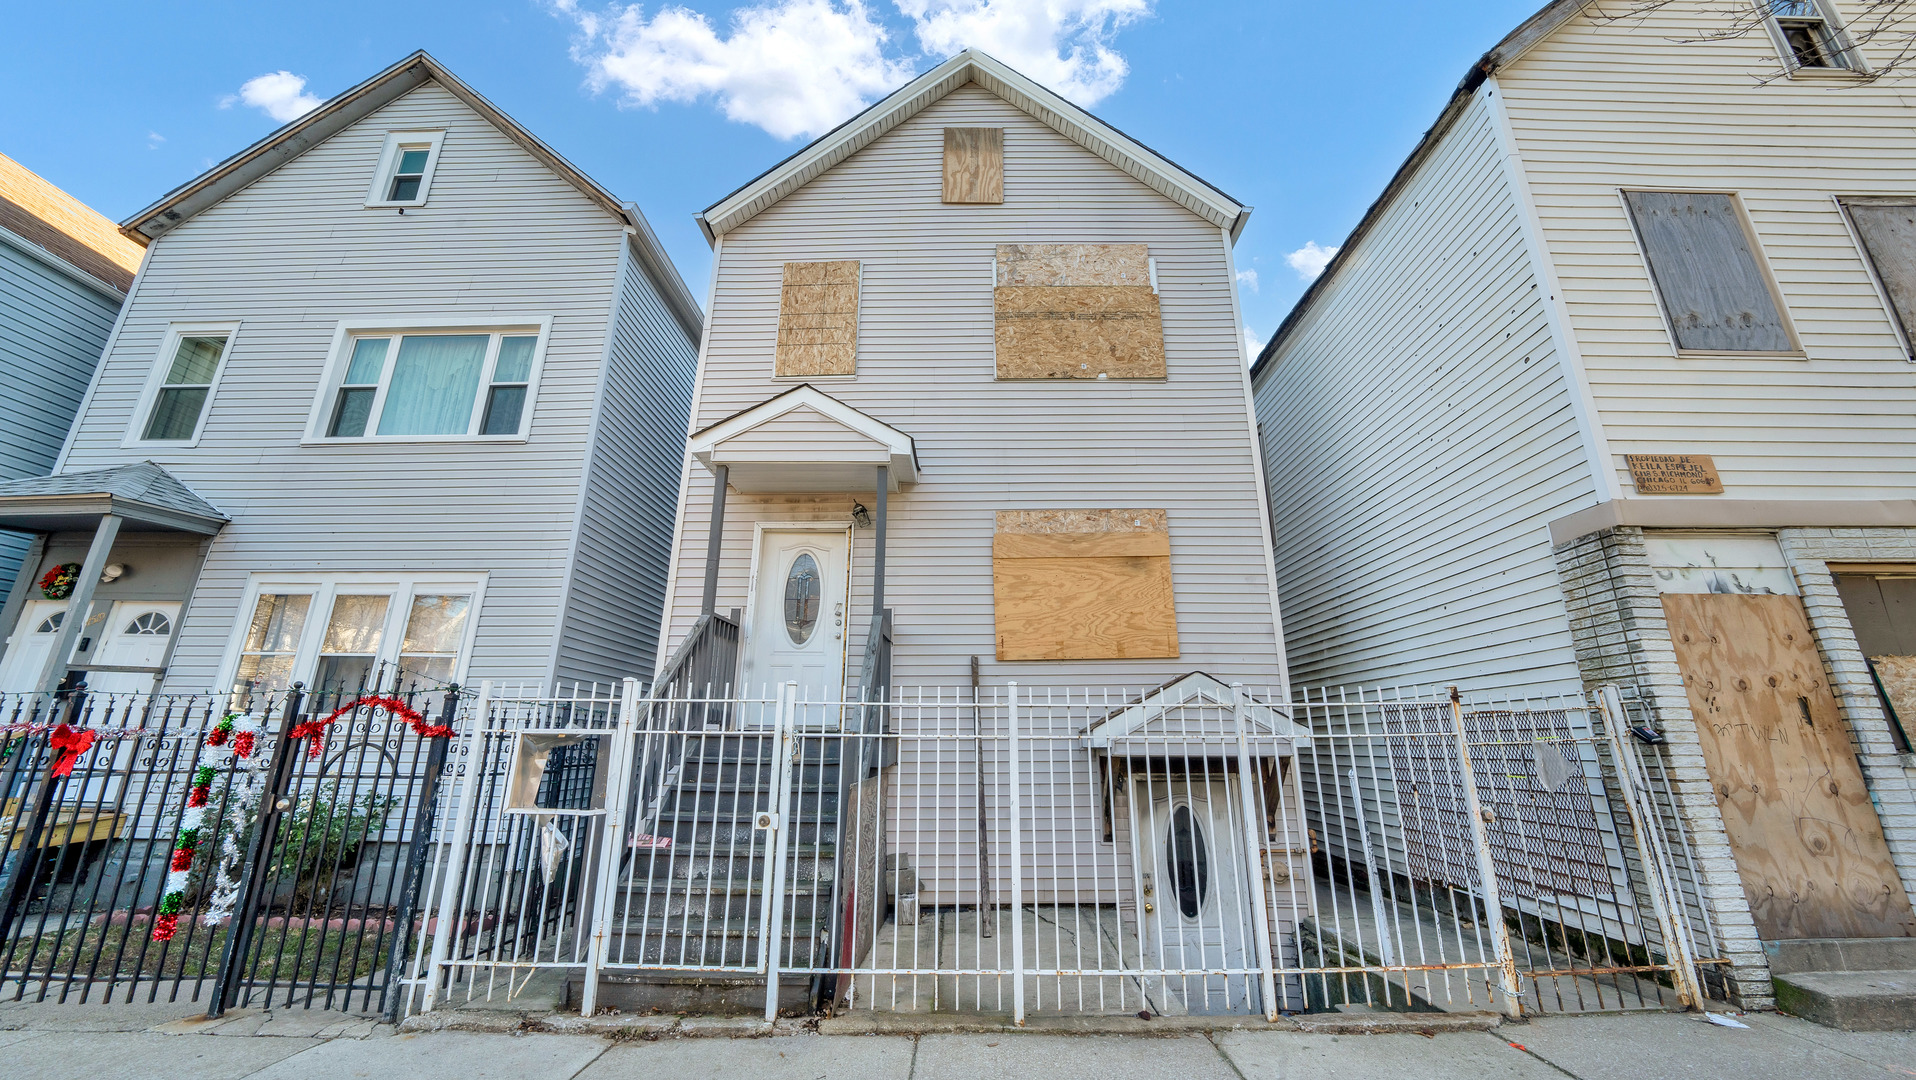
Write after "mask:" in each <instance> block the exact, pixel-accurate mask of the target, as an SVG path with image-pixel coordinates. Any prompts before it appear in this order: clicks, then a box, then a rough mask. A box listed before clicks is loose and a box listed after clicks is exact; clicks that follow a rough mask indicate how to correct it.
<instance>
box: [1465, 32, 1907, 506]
mask: <svg viewBox="0 0 1916 1080" xmlns="http://www.w3.org/2000/svg"><path fill="white" fill-rule="evenodd" d="M1724 10H1725V9H1724V8H1722V7H1720V6H1715V5H1699V4H1691V3H1684V4H1678V5H1673V6H1671V7H1668V8H1659V9H1657V10H1656V11H1653V12H1649V13H1647V14H1646V15H1645V16H1644V17H1643V18H1642V19H1635V18H1633V19H1628V20H1619V21H1614V22H1599V21H1595V20H1592V19H1590V18H1588V17H1585V16H1576V17H1573V18H1572V19H1570V21H1568V22H1566V23H1565V24H1564V25H1563V26H1562V27H1561V28H1559V29H1558V30H1557V31H1555V32H1554V33H1553V34H1552V35H1551V36H1549V37H1548V38H1546V39H1545V40H1543V41H1541V42H1539V43H1538V44H1537V45H1535V46H1534V47H1532V48H1531V49H1530V51H1529V52H1528V53H1526V54H1525V55H1524V56H1522V57H1521V58H1519V59H1518V60H1517V61H1515V62H1514V63H1513V64H1511V65H1510V66H1508V67H1506V68H1505V69H1504V70H1503V71H1501V72H1500V73H1499V74H1498V82H1499V84H1500V85H1501V86H1502V88H1503V93H1504V98H1505V107H1506V109H1507V110H1508V112H1509V114H1510V120H1511V126H1512V129H1513V132H1514V135H1515V138H1516V142H1517V146H1518V148H1519V150H1520V151H1521V153H1522V156H1523V162H1524V167H1525V169H1526V170H1527V172H1528V174H1529V177H1530V182H1531V190H1532V193H1533V195H1534V198H1535V200H1536V204H1537V209H1538V214H1539V217H1540V219H1541V221H1542V225H1543V229H1544V234H1545V241H1546V243H1547V245H1548V248H1549V252H1550V256H1551V258H1552V260H1553V262H1554V264H1555V267H1556V272H1557V275H1558V278H1559V280H1560V281H1561V283H1562V286H1563V298H1564V302H1565V304H1566V306H1567V308H1568V311H1569V319H1570V324H1571V328H1572V330H1573V331H1574V333H1575V334H1576V336H1577V338H1578V340H1579V342H1580V343H1581V347H1582V351H1583V361H1584V367H1585V370H1586V371H1587V373H1588V378H1589V384H1590V392H1591V395H1592V397H1593V398H1594V400H1595V403H1596V408H1597V411H1598V414H1599V416H1600V418H1601V423H1602V426H1603V430H1604V434H1605V436H1606V437H1607V439H1608V442H1609V449H1610V451H1611V453H1612V454H1613V459H1612V461H1611V463H1610V464H1611V466H1612V467H1613V469H1614V470H1615V472H1614V475H1615V477H1616V483H1617V484H1618V486H1619V489H1620V490H1621V491H1622V492H1623V493H1624V494H1625V495H1626V496H1631V495H1634V494H1635V491H1634V488H1633V487H1632V485H1631V483H1630V478H1629V472H1628V470H1627V468H1626V467H1625V464H1624V460H1623V455H1625V454H1684V453H1688V454H1708V455H1710V456H1711V457H1713V458H1714V459H1715V463H1716V467H1717V470H1718V472H1719V473H1720V474H1721V476H1722V478H1723V483H1724V488H1725V492H1724V497H1725V498H1729V499H1903V498H1908V497H1909V493H1910V491H1911V489H1912V486H1916V369H1912V367H1911V365H1910V364H1909V362H1908V360H1907V359H1906V358H1905V353H1904V351H1903V347H1902V343H1901V341H1900V340H1899V337H1898V335H1897V332H1896V328H1895V326H1894V325H1893V323H1892V322H1891V316H1890V314H1889V312H1888V310H1887V309H1886V308H1885V306H1884V304H1883V302H1882V300H1881V299H1880V297H1879V295H1878V293H1877V291H1876V289H1875V287H1874V284H1873V283H1872V281H1871V278H1870V270H1869V267H1868V265H1867V263H1866V261H1865V259H1864V256H1863V253H1862V252H1861V251H1860V250H1859V249H1858V246H1857V244H1856V242H1855V240H1854V238H1853V237H1852V235H1851V232H1850V229H1849V227H1848V225H1847V223H1846V222H1845V221H1844V217H1843V213H1842V210H1841V208H1840V207H1839V206H1838V204H1837V202H1836V199H1835V198H1833V196H1866V195H1867V196H1905V197H1906V196H1911V195H1913V194H1916V126H1912V125H1911V124H1910V122H1909V117H1910V112H1909V104H1908V100H1909V99H1908V97H1907V91H1906V88H1905V87H1904V86H1903V85H1902V82H1901V80H1900V79H1898V78H1887V79H1885V80H1883V81H1879V82H1876V83H1868V84H1860V83H1859V84H1853V85H1847V84H1846V85H1843V86H1842V87H1841V88H1835V87H1832V86H1831V84H1830V83H1828V82H1827V81H1823V80H1806V79H1781V80H1775V81H1771V82H1768V83H1761V82H1759V79H1760V78H1761V77H1762V76H1763V75H1765V74H1766V73H1768V74H1774V73H1775V70H1776V66H1775V65H1776V57H1775V55H1774V50H1773V47H1772V44H1771V42H1770V41H1769V39H1768V38H1767V36H1766V35H1762V34H1751V35H1744V36H1742V37H1737V38H1732V39H1727V40H1719V41H1708V40H1704V41H1699V40H1697V38H1698V37H1699V34H1701V33H1703V32H1704V31H1705V30H1707V29H1708V28H1709V27H1710V26H1711V25H1713V20H1722V19H1725V18H1726V16H1725V15H1724V14H1723V12H1724ZM1700 28H1701V29H1700ZM1620 189H1665V190H1669V189H1688V190H1697V191H1723V192H1735V193H1736V195H1737V198H1738V199H1739V200H1740V201H1741V203H1742V206H1743V208H1744V210H1745V211H1746V212H1747V214H1748V217H1749V220H1750V222H1751V224H1752V225H1753V227H1754V228H1753V232H1754V234H1755V235H1756V236H1757V237H1759V238H1760V240H1761V245H1762V249H1763V252H1764V254H1765V255H1766V256H1767V261H1768V264H1769V267H1770V270H1771V271H1772V272H1773V274H1774V277H1775V281H1776V284H1777V287H1778V293H1779V295H1780V297H1781V302H1782V304H1783V306H1784V309H1785V311H1786V312H1787V314H1788V317H1789V319H1790V321H1791V323H1792V324H1793V326H1794V328H1795V331H1796V336H1797V339H1798V340H1799V341H1800V343H1801V347H1802V349H1803V351H1804V353H1805V354H1806V356H1807V359H1806V360H1790V361H1779V360H1778V359H1777V358H1775V357H1754V356H1752V357H1729V356H1719V357H1682V358H1679V357H1678V356H1677V355H1676V352H1675V350H1674V348H1673V347H1672V344H1671V341H1670V336H1669V334H1668V332H1667V331H1666V330H1665V328H1664V324H1663V320H1662V317H1661V315H1660V312H1659V310H1658V306H1657V298H1656V293H1655V291H1654V287H1653V284H1652V281H1651V279H1650V276H1649V273H1648V271H1647V270H1646V268H1645V265H1644V262H1643V258H1642V256H1641V254H1640V253H1639V251H1638V248H1637V244H1636V240H1635V237H1634V236H1633V235H1632V232H1631V227H1630V220H1629V215H1628V213H1627V212H1626V211H1625V209H1624V205H1623V202H1622V200H1621V199H1620V198H1619V197H1618V191H1619V190H1620Z"/></svg>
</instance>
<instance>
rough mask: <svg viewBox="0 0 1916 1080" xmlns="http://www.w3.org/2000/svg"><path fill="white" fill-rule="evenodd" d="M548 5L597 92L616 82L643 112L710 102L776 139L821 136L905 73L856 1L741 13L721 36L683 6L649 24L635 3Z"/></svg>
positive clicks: (780, 2) (793, 2)
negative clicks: (571, 30)
mask: <svg viewBox="0 0 1916 1080" xmlns="http://www.w3.org/2000/svg"><path fill="white" fill-rule="evenodd" d="M553 6H554V8H555V9H556V10H557V11H558V12H560V13H561V14H563V15H567V16H569V17H571V18H572V19H573V21H574V23H575V24H576V25H577V26H578V28H579V39H578V40H577V41H576V42H575V44H574V46H573V52H572V55H573V58H574V59H576V60H578V61H579V62H580V63H582V64H584V65H585V66H586V67H587V69H588V70H589V71H590V72H591V75H590V82H591V84H592V86H593V87H594V88H595V89H601V90H602V89H605V88H607V87H611V86H616V87H618V88H620V89H621V90H623V91H624V92H625V100H626V101H627V102H628V103H630V104H632V105H642V106H646V107H656V106H657V105H658V103H659V102H661V101H674V102H681V103H687V104H689V103H691V102H695V101H698V100H700V99H702V98H708V97H709V98H712V99H715V100H716V101H717V102H718V104H719V107H720V108H721V109H723V110H724V112H725V115H726V117H727V118H728V119H731V120H735V121H738V122H740V123H745V124H756V125H757V126H759V127H761V128H764V129H765V130H766V131H768V132H770V133H772V134H773V135H775V136H777V137H778V138H781V139H789V138H792V137H794V136H799V135H816V134H819V133H820V132H823V131H827V130H829V129H831V128H832V127H834V126H836V125H837V124H838V123H839V122H840V121H842V120H844V119H845V118H846V117H848V116H851V115H852V114H853V113H855V112H857V111H858V110H859V109H861V108H863V107H864V106H865V104H866V103H867V102H868V101H870V100H871V99H872V98H875V97H877V96H879V95H881V94H883V93H885V92H886V91H888V90H891V89H893V88H895V87H897V86H898V85H900V84H901V83H903V82H905V81H906V80H907V79H909V78H911V74H912V69H911V65H910V63H909V62H907V61H903V60H890V59H887V58H886V57H885V55H884V52H883V46H884V44H885V41H886V39H887V35H886V33H885V28H884V27H883V26H880V25H879V24H878V23H877V22H876V21H874V20H873V19H872V16H871V13H870V12H869V11H868V10H867V9H866V7H865V5H864V4H863V3H862V2H861V0H842V2H840V0H771V2H768V3H764V4H760V5H758V6H755V7H747V8H740V9H738V10H736V11H734V12H732V16H731V25H730V27H729V28H728V29H729V31H730V32H729V34H728V35H726V36H724V37H721V36H720V35H719V32H718V31H717V30H715V29H713V27H712V24H711V22H710V21H708V20H707V19H706V17H705V16H704V15H701V14H699V13H698V12H696V11H692V10H690V9H688V8H684V7H676V6H668V7H664V8H661V9H659V11H658V13H657V14H655V15H653V16H652V17H651V18H649V19H648V18H646V15H645V9H644V7H643V6H642V5H639V4H633V5H631V6H629V7H625V8H612V9H608V10H606V11H604V12H599V13H595V12H591V11H586V10H583V9H581V8H580V7H579V6H578V4H577V2H576V0H555V2H554V4H553Z"/></svg>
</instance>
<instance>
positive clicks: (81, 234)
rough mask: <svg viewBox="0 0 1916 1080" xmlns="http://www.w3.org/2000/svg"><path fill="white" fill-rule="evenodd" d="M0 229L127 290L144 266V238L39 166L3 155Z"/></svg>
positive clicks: (86, 273) (88, 274) (1, 156)
mask: <svg viewBox="0 0 1916 1080" xmlns="http://www.w3.org/2000/svg"><path fill="white" fill-rule="evenodd" d="M0 229H5V230H6V231H8V232H10V233H12V234H13V235H15V236H17V237H19V238H20V239H22V240H25V241H26V242H28V243H30V244H33V245H34V246H36V247H38V248H39V249H40V250H42V251H44V252H46V253H47V254H49V255H52V256H53V257H55V258H56V259H59V260H60V261H62V262H64V263H66V264H67V266H68V267H69V268H70V269H69V272H71V271H72V270H78V271H79V272H80V273H82V274H85V275H86V276H88V277H90V278H92V279H94V280H95V281H98V282H100V283H101V284H103V285H108V286H111V287H112V288H113V289H115V290H117V291H118V292H120V293H125V292H126V290H127V288H128V287H129V286H131V285H132V284H133V275H134V274H135V273H137V272H138V271H139V269H140V257H141V256H142V255H143V254H144V252H143V251H142V250H141V249H142V248H144V247H145V246H146V240H145V238H144V237H134V238H131V239H129V238H128V237H124V236H121V235H120V233H119V231H118V230H116V229H115V228H114V227H113V223H112V222H111V221H108V220H107V219H106V218H104V217H102V216H100V214H99V212H98V211H96V210H94V209H93V208H92V207H90V206H88V205H87V204H85V203H83V202H81V201H80V200H78V199H76V198H74V197H73V196H71V195H68V194H67V193H66V192H64V191H61V190H60V189H59V188H57V187H54V186H53V185H52V184H49V183H47V182H46V180H44V179H43V178H41V177H40V176H39V175H37V174H36V173H34V172H33V170H31V169H29V168H27V167H26V166H24V165H22V164H20V163H19V162H17V161H15V160H13V159H12V158H10V157H8V156H6V155H5V154H0Z"/></svg>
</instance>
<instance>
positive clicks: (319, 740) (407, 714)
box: [290, 695, 452, 757]
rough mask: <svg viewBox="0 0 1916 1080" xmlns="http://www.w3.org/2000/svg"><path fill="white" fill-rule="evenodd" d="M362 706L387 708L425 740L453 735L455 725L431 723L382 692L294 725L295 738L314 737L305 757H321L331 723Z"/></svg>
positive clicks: (293, 735)
mask: <svg viewBox="0 0 1916 1080" xmlns="http://www.w3.org/2000/svg"><path fill="white" fill-rule="evenodd" d="M362 707H370V708H374V709H384V710H386V711H387V712H388V713H390V714H392V715H393V716H396V717H398V718H399V719H401V720H404V721H405V722H406V723H407V724H408V725H409V726H410V727H411V728H412V729H413V731H415V732H417V733H418V735H419V737H420V738H422V739H443V738H447V737H449V736H451V735H452V728H450V727H448V726H446V725H445V724H434V723H431V722H429V721H428V720H427V719H426V714H425V713H422V712H420V711H419V710H418V709H415V708H413V707H412V706H411V705H408V704H406V703H405V702H404V701H401V700H400V699H398V698H396V697H385V696H380V695H371V696H368V697H363V698H359V699H357V700H355V701H351V702H348V703H347V704H345V705H341V706H340V707H339V708H337V709H334V710H333V711H332V714H331V715H329V716H327V717H326V718H325V719H323V720H308V721H306V722H305V723H303V724H295V725H293V730H292V731H291V732H290V734H291V736H292V737H293V738H295V739H311V740H312V742H310V743H308V744H307V745H306V756H307V757H318V756H319V755H320V754H321V753H322V752H324V751H325V749H326V729H327V728H328V727H330V726H332V723H333V721H335V720H337V719H339V718H340V717H342V716H345V715H346V714H347V713H349V712H352V711H353V710H354V709H358V708H362Z"/></svg>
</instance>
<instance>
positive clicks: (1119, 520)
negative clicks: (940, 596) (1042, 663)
mask: <svg viewBox="0 0 1916 1080" xmlns="http://www.w3.org/2000/svg"><path fill="white" fill-rule="evenodd" d="M991 556H992V557H991V567H992V570H991V579H992V601H993V607H994V610H995V612H996V615H997V634H998V659H1000V660H1134V659H1144V658H1155V657H1174V656H1176V655H1177V654H1178V623H1177V610H1176V607H1175V605H1174V603H1173V601H1172V594H1171V534H1170V527H1169V524H1168V520H1167V516H1166V514H1165V512H1164V511H1163V510H1001V511H999V512H998V529H997V534H996V535H995V536H994V537H993V538H992V546H991Z"/></svg>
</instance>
